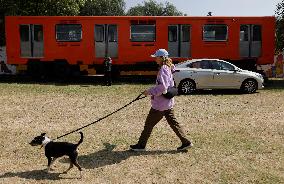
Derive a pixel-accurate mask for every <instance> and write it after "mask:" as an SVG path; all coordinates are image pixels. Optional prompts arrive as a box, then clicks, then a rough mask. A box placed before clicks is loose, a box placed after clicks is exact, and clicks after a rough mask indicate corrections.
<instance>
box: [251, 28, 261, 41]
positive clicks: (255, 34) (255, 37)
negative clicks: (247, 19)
mask: <svg viewBox="0 0 284 184" xmlns="http://www.w3.org/2000/svg"><path fill="white" fill-rule="evenodd" d="M253 41H261V26H259V25H254V26H253Z"/></svg>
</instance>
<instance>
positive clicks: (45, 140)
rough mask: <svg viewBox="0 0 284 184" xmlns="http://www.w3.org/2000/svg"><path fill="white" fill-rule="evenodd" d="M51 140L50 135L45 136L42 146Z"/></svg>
mask: <svg viewBox="0 0 284 184" xmlns="http://www.w3.org/2000/svg"><path fill="white" fill-rule="evenodd" d="M50 141H51V139H49V138H48V137H44V140H43V141H42V146H43V147H45V146H46V145H47V144H48V143H49V142H50Z"/></svg>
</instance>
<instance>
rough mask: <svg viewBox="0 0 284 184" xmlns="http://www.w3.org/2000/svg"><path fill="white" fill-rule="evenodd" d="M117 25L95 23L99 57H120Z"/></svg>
mask: <svg viewBox="0 0 284 184" xmlns="http://www.w3.org/2000/svg"><path fill="white" fill-rule="evenodd" d="M117 37H118V36H117V25H114V24H96V25H95V53H96V57H97V58H104V57H113V58H116V57H118V39H117Z"/></svg>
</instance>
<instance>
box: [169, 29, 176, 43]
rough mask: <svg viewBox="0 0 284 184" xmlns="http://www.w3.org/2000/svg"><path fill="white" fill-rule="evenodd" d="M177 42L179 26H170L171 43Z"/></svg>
mask: <svg viewBox="0 0 284 184" xmlns="http://www.w3.org/2000/svg"><path fill="white" fill-rule="evenodd" d="M176 41H177V26H169V42H176Z"/></svg>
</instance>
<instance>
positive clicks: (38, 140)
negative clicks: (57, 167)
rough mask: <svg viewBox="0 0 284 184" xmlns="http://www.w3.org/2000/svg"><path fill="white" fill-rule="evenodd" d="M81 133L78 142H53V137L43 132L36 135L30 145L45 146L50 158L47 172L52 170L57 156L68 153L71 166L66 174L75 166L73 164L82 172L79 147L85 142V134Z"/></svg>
mask: <svg viewBox="0 0 284 184" xmlns="http://www.w3.org/2000/svg"><path fill="white" fill-rule="evenodd" d="M79 133H80V134H81V139H80V141H79V142H78V143H77V144H72V143H68V142H53V141H52V140H51V139H49V138H48V137H47V136H45V134H46V133H42V134H41V135H40V136H37V137H35V138H34V139H33V140H32V142H30V145H32V146H39V145H41V146H42V147H45V156H46V157H47V159H48V168H47V172H48V171H50V170H52V169H51V165H52V163H53V162H54V161H55V160H56V159H57V158H59V157H62V156H64V155H67V156H69V158H70V167H69V168H68V169H67V170H66V171H65V172H63V173H64V174H66V173H67V172H68V171H69V170H70V169H71V168H72V167H73V165H75V166H76V167H77V168H78V169H79V171H80V174H81V171H82V168H81V166H80V165H79V164H78V162H77V157H78V152H77V147H78V146H79V145H80V144H81V143H82V142H83V137H84V136H83V133H82V132H79Z"/></svg>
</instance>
